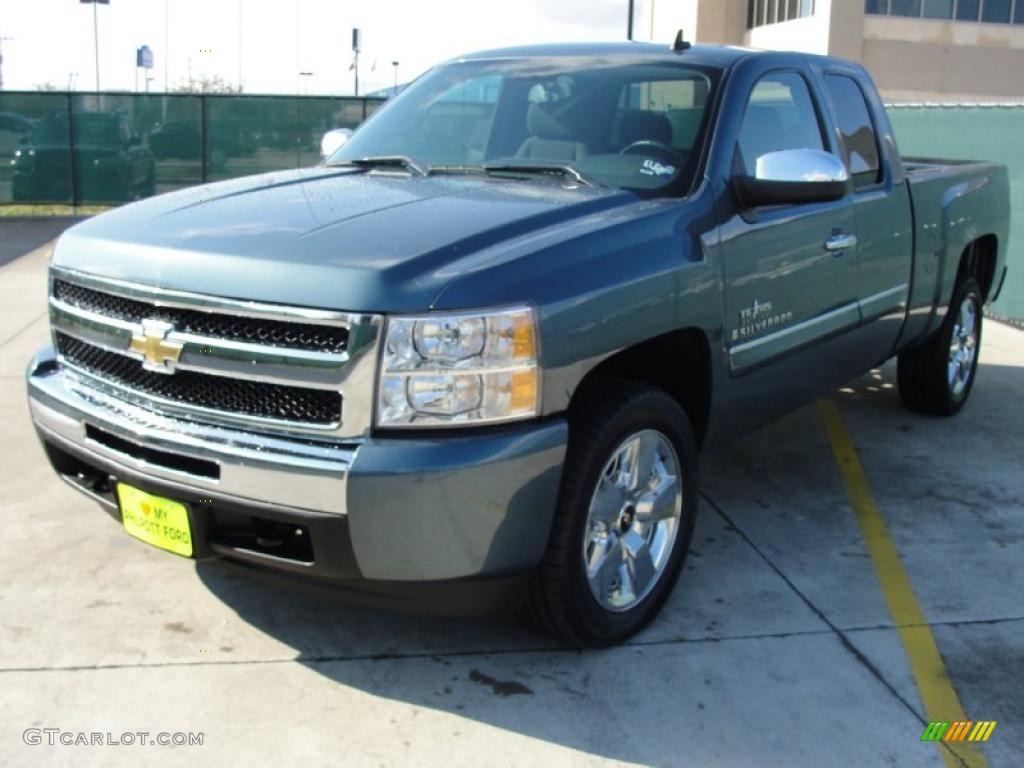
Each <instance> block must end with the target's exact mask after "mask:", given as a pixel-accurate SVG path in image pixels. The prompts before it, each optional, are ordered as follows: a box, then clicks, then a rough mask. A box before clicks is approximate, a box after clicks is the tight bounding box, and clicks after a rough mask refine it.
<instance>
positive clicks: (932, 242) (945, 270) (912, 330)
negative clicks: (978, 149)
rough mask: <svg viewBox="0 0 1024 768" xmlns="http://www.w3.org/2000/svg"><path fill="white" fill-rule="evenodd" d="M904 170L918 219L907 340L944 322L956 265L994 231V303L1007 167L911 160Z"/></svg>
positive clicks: (1003, 235) (999, 275) (1002, 256)
mask: <svg viewBox="0 0 1024 768" xmlns="http://www.w3.org/2000/svg"><path fill="white" fill-rule="evenodd" d="M903 170H904V174H905V176H906V183H907V186H908V188H909V190H910V199H911V205H912V210H913V219H914V267H913V277H912V280H911V296H910V307H909V309H910V312H909V315H908V320H907V326H906V328H905V329H904V334H903V338H904V339H905V340H909V339H916V338H922V337H926V336H927V335H928V334H929V333H931V332H932V331H934V330H935V329H936V328H937V327H938V326H939V324H940V323H941V322H942V319H943V316H944V312H943V311H942V308H944V307H946V306H947V305H948V304H949V301H950V297H951V295H952V292H953V285H954V282H955V280H956V270H957V265H958V264H959V263H960V256H961V254H962V253H963V251H964V249H965V248H966V246H967V244H968V243H972V242H974V241H975V240H977V238H978V236H979V234H981V233H984V232H996V233H997V235H996V240H997V241H998V242H997V243H996V245H997V246H998V248H997V252H998V253H999V258H998V260H997V262H996V265H995V274H993V275H992V276H991V279H990V281H989V283H990V285H988V286H982V288H983V289H987V288H990V289H991V290H990V292H989V294H988V296H987V297H986V298H987V299H988V300H992V299H993V298H995V293H996V292H997V291H998V289H999V285H1000V282H1001V278H1002V274H1003V267H1004V265H1005V263H1006V261H1005V251H1004V248H1005V243H1006V238H1007V231H1006V230H1007V224H1006V222H1008V220H1009V208H1008V205H1009V180H1008V177H1007V171H1006V168H1005V166H1001V165H996V164H993V163H984V162H976V161H971V160H942V159H935V158H920V157H909V158H904V159H903Z"/></svg>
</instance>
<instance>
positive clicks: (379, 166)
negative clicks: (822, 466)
mask: <svg viewBox="0 0 1024 768" xmlns="http://www.w3.org/2000/svg"><path fill="white" fill-rule="evenodd" d="M39 132H40V133H43V128H42V127H40V131H39ZM37 144H38V145H39V146H42V144H41V143H40V142H37ZM1008 214H1009V203H1008V188H1007V173H1006V169H1005V168H1004V167H1001V166H997V165H991V164H983V163H969V162H945V161H933V160H908V161H904V160H903V159H902V158H901V157H900V154H899V152H898V150H897V147H896V142H895V140H894V138H893V133H892V129H891V127H890V124H889V121H888V118H887V117H886V113H885V110H884V109H883V107H882V104H881V102H880V101H879V98H878V94H877V92H876V90H875V88H874V86H873V84H872V82H871V80H870V78H869V76H868V75H867V73H866V72H865V71H864V70H863V69H862V68H861V67H859V66H857V65H855V64H851V63H848V62H844V61H841V60H838V59H833V58H824V57H816V56H809V55H802V54H786V53H767V52H754V51H747V50H740V49H735V48H727V47H714V46H695V47H692V48H691V47H687V46H685V45H682V44H680V45H677V46H675V47H674V49H673V50H668V49H665V48H662V47H660V46H654V45H645V44H638V43H628V44H612V45H593V44H588V45H573V46H544V47H531V48H519V49H507V50H502V51H492V52H485V53H480V54H476V55H472V56H467V57H464V58H460V59H458V60H455V61H452V62H449V63H446V64H443V65H441V66H439V67H437V68H436V69H434V70H432V71H430V72H429V73H427V74H426V75H424V76H423V77H421V78H419V79H418V80H416V81H415V82H414V83H412V84H410V85H409V86H408V87H407V88H406V89H404V90H403V91H402V93H400V94H399V95H397V96H396V97H394V98H393V99H391V100H389V101H388V102H387V104H386V105H384V106H383V107H382V108H381V109H380V110H379V111H378V112H377V113H376V114H374V116H373V117H372V119H370V120H369V121H367V122H366V123H365V124H364V125H362V126H361V127H360V128H359V129H358V130H356V131H355V133H354V134H353V135H352V136H351V137H348V138H347V141H345V143H344V144H343V145H342V146H341V147H340V148H339V149H337V151H335V152H334V153H333V154H332V155H331V156H330V157H329V158H328V159H327V160H326V162H325V163H324V164H322V165H321V166H319V167H316V168H310V169H304V170H298V171H292V172H280V173H273V174H267V175H263V176H255V177H250V178H244V179H236V180H233V181H228V182H223V183H219V184H213V185H207V186H204V187H200V188H195V189H186V190H181V191H178V192H174V193H172V194H168V195H163V196H160V197H157V198H154V199H151V200H147V201H143V202H140V203H136V204H134V205H130V206H125V207H123V208H121V209H118V210H116V211H112V212H110V213H107V214H104V215H102V216H98V217H96V218H94V219H91V220H89V221H86V222H83V223H82V224H79V225H78V226H76V227H74V228H72V229H71V230H69V231H68V232H66V233H65V234H64V235H63V236H62V237H61V238H60V240H59V242H58V243H57V245H56V248H55V251H54V253H53V257H52V265H51V295H50V319H51V323H52V329H53V343H52V345H51V346H48V347H46V348H45V349H43V350H41V351H40V352H39V353H38V355H37V356H36V358H35V359H34V360H33V361H32V362H31V364H30V366H29V371H28V390H29V397H30V403H31V410H32V416H33V418H34V420H35V424H36V427H37V429H38V432H39V436H40V438H41V440H42V442H43V445H44V446H45V449H46V452H47V454H48V456H49V458H50V460H51V462H52V464H53V466H54V468H55V470H56V472H57V473H58V474H59V475H60V477H62V478H63V479H64V480H66V481H67V482H69V483H71V484H72V485H73V486H75V487H76V488H78V489H79V490H81V491H82V492H84V493H85V494H86V495H88V496H90V497H91V498H92V499H94V500H95V501H97V502H98V503H99V504H100V505H101V506H102V507H103V508H104V509H106V510H107V511H108V512H109V513H110V514H111V515H112V516H113V517H114V518H115V519H117V520H118V521H119V522H120V523H121V524H122V525H123V526H124V528H125V529H126V530H127V532H128V533H130V534H131V535H133V536H135V537H137V538H140V539H142V540H144V541H147V542H149V543H151V544H155V545H156V546H159V547H162V548H164V549H167V550H170V551H173V552H176V553H178V554H180V555H183V556H187V557H196V558H210V557H225V558H229V559H231V560H234V561H237V562H241V563H246V564H249V565H251V566H254V567H260V568H265V569H271V570H275V571H279V572H284V573H290V574H296V575H301V576H305V577H308V578H314V579H320V580H322V581H325V582H329V583H331V584H333V585H336V586H338V587H340V588H346V589H351V590H354V591H356V592H358V593H360V594H363V595H367V594H373V595H377V596H380V597H381V598H382V599H390V600H394V599H396V598H398V599H404V600H405V604H411V605H415V606H417V607H420V608H424V607H426V608H432V609H438V610H476V609H481V608H483V607H487V606H492V605H493V604H494V603H495V601H497V602H500V603H502V604H507V603H508V602H509V601H518V602H519V604H521V605H522V606H524V609H525V613H526V615H527V616H528V617H530V618H531V620H532V621H534V622H535V623H536V624H538V625H540V626H542V627H544V628H546V629H548V630H550V631H552V632H554V633H557V634H558V635H560V636H561V637H564V638H566V639H567V640H568V641H570V642H572V643H576V644H581V645H602V644H608V643H614V642H618V641H621V640H622V639H623V638H625V637H627V636H629V635H630V634H632V633H633V632H636V631H637V630H638V629H640V628H641V627H643V626H644V625H645V624H646V623H647V622H649V621H650V620H651V619H652V618H653V617H654V616H655V615H656V614H657V612H658V610H659V608H660V607H661V605H662V604H663V603H664V601H665V599H666V598H667V596H668V595H669V592H670V591H671V590H672V588H673V586H674V584H675V582H676V580H677V576H678V575H679V573H680V571H681V568H682V565H683V561H684V558H685V557H686V553H687V550H688V549H689V545H690V539H691V536H692V534H693V530H694V520H695V515H696V513H697V503H698V495H697V492H698V487H699V486H698V475H699V466H698V455H699V453H700V452H701V451H707V450H712V449H714V448H715V447H716V446H720V445H722V444H723V443H725V442H727V441H729V440H731V439H733V438H735V437H737V436H739V435H742V434H744V433H745V432H748V431H750V430H751V429H753V428H755V427H757V426H759V425H761V424H764V423H765V422H767V421H769V420H771V419H774V418H777V417H778V416H780V415H782V414H784V413H786V412H787V411H790V410H792V409H794V408H796V407H798V406H800V405H801V404H803V403H806V402H808V401H809V400H812V399H813V398H815V397H817V396H820V395H821V394H822V393H827V392H829V391H830V390H831V389H832V388H834V387H836V386H837V385H840V384H842V383H844V382H846V381H849V380H850V379H852V378H855V377H857V376H859V375H861V374H863V373H864V372H866V371H868V370H869V369H871V368H872V367H873V366H875V365H878V364H879V363H881V362H883V361H885V360H887V359H889V358H892V357H897V358H898V375H899V393H900V395H901V396H902V398H903V401H904V402H905V403H906V404H907V406H909V407H910V408H911V409H913V410H915V411H918V412H921V413H925V414H934V415H944V416H951V415H953V414H955V413H956V412H957V411H959V410H960V409H961V407H962V406H963V405H964V403H965V402H966V401H967V399H968V396H969V394H970V391H971V388H972V386H973V385H974V381H975V376H976V372H977V367H978V353H979V348H980V344H981V338H982V335H981V334H982V307H983V305H984V304H985V303H986V302H988V301H991V300H992V299H993V298H995V297H996V295H997V294H998V293H999V290H1000V286H1001V285H1002V283H1003V280H1004V277H1005V263H1006V260H1005V256H1006V255H1005V248H1006V243H1007V234H1008V233H1007V230H1008ZM951 439H954V438H953V436H952V433H951Z"/></svg>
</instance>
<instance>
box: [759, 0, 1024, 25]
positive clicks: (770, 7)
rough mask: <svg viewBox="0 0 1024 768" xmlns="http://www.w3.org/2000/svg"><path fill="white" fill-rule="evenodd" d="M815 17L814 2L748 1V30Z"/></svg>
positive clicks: (798, 0) (1023, 0)
mask: <svg viewBox="0 0 1024 768" xmlns="http://www.w3.org/2000/svg"><path fill="white" fill-rule="evenodd" d="M1022 2H1024V0H1022ZM813 15H814V0H747V29H753V28H754V27H763V26H764V25H765V24H777V23H779V22H781V21H792V20H793V19H802V18H803V17H804V16H813Z"/></svg>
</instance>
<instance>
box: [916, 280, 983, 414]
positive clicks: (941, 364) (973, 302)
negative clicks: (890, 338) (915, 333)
mask: <svg viewBox="0 0 1024 768" xmlns="http://www.w3.org/2000/svg"><path fill="white" fill-rule="evenodd" d="M982 301H983V300H982V296H981V288H980V286H979V285H978V282H977V281H976V280H975V279H974V278H967V279H965V280H962V281H961V282H960V283H959V284H958V285H957V288H956V289H955V290H954V291H953V301H952V302H951V304H950V308H949V312H948V313H947V314H946V319H945V321H943V323H942V326H941V327H940V328H939V330H938V332H937V333H936V334H935V335H934V336H933V337H932V338H931V339H929V340H928V342H927V343H926V344H923V345H922V346H920V347H915V348H914V349H910V350H907V351H905V352H901V353H900V356H899V360H898V365H897V375H898V381H899V389H900V397H901V398H902V400H903V403H904V405H906V406H907V407H908V408H910V409H911V410H913V411H917V412H918V413H927V414H932V415H936V416H951V415H952V414H954V413H956V412H957V411H959V410H960V409H961V408H962V407H963V405H964V403H966V402H967V398H968V396H969V395H970V394H971V388H972V387H973V386H974V378H975V375H976V374H977V370H978V356H979V353H980V352H981V325H982Z"/></svg>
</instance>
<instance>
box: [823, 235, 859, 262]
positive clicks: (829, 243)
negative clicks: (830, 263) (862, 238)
mask: <svg viewBox="0 0 1024 768" xmlns="http://www.w3.org/2000/svg"><path fill="white" fill-rule="evenodd" d="M855 245H857V236H856V235H853V234H850V233H849V232H835V233H834V234H832V235H831V236H830V237H829V238H828V240H826V241H825V250H826V251H833V252H836V256H841V255H842V252H843V251H845V250H846V249H847V248H853V247H854V246H855Z"/></svg>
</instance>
